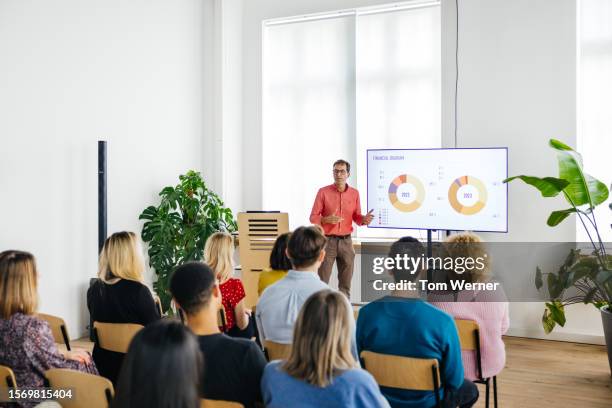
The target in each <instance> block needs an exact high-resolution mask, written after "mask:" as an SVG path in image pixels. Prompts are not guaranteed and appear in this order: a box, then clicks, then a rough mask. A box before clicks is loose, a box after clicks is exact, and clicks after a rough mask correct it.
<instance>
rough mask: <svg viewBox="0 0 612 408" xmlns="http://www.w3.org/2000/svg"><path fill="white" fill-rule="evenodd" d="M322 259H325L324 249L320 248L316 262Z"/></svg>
mask: <svg viewBox="0 0 612 408" xmlns="http://www.w3.org/2000/svg"><path fill="white" fill-rule="evenodd" d="M324 259H325V250H324V249H322V250H321V253H320V254H319V259H318V262H323V260H324Z"/></svg>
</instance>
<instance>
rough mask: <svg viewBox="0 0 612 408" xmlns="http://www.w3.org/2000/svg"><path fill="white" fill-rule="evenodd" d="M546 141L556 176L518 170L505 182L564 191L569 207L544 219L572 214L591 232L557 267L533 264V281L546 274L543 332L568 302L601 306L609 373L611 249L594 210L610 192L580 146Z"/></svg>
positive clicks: (560, 318)
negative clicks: (589, 169) (547, 269)
mask: <svg viewBox="0 0 612 408" xmlns="http://www.w3.org/2000/svg"><path fill="white" fill-rule="evenodd" d="M549 144H550V146H551V147H552V148H553V149H555V150H557V161H558V165H559V176H558V177H544V178H540V177H534V176H525V175H520V176H514V177H509V178H508V179H506V180H504V182H510V181H512V180H515V179H519V180H522V181H524V182H525V183H527V184H529V185H531V186H534V187H535V188H537V189H538V190H539V191H540V193H541V194H542V196H543V197H555V196H557V195H559V194H563V197H565V200H566V201H567V202H568V204H569V206H570V207H569V208H567V209H564V210H557V211H553V212H552V213H551V214H550V216H549V217H548V220H547V224H548V225H549V226H551V227H554V226H556V225H559V224H560V223H561V222H562V221H563V220H565V219H566V218H567V217H568V216H569V215H570V214H576V216H577V217H578V219H579V220H580V223H581V225H582V227H583V228H584V230H585V232H586V234H587V236H588V238H589V241H590V252H589V253H587V254H583V253H582V252H581V250H580V249H575V250H572V251H571V252H570V253H569V254H568V256H567V257H566V259H565V261H564V262H563V264H562V265H561V267H560V268H559V270H558V271H557V272H555V273H542V271H541V270H540V268H537V269H536V277H535V285H536V287H537V288H538V289H541V288H542V286H543V285H544V277H546V286H547V290H548V294H547V298H548V299H549V301H548V302H546V306H545V309H544V314H543V316H542V326H543V327H544V331H545V332H546V333H547V334H548V333H550V332H551V331H552V330H553V329H554V328H555V326H556V325H557V324H559V325H560V326H564V325H565V321H566V319H565V307H566V306H568V305H571V304H575V303H588V304H592V305H594V306H595V307H597V308H598V309H599V310H600V311H601V317H602V322H603V327H604V335H605V338H606V344H607V348H608V360H609V363H610V370H611V373H612V310H611V307H612V254H608V253H607V252H606V248H605V246H604V243H603V241H602V238H601V235H600V233H599V232H600V229H599V225H598V224H597V219H596V217H595V213H594V212H593V210H594V209H595V207H597V206H598V205H600V204H602V203H604V202H605V201H606V200H607V199H608V196H609V194H610V193H609V190H608V188H607V187H606V185H605V184H604V183H602V182H601V181H599V180H597V179H596V178H594V177H592V176H590V175H588V174H586V173H584V171H583V166H582V156H581V155H580V154H579V153H578V152H576V151H574V150H573V149H572V148H571V147H569V146H568V145H566V144H565V143H563V142H560V141H558V140H555V139H551V140H550V141H549ZM610 208H611V209H612V205H611V206H610ZM607 227H608V226H606V228H607Z"/></svg>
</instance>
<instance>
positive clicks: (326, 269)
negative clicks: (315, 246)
mask: <svg viewBox="0 0 612 408" xmlns="http://www.w3.org/2000/svg"><path fill="white" fill-rule="evenodd" d="M333 175H334V184H330V185H329V186H325V187H322V188H320V189H319V192H318V193H317V197H316V198H315V201H314V204H313V205H312V211H311V212H310V222H311V223H313V224H317V225H320V226H321V227H322V228H323V231H324V232H325V236H326V237H327V245H326V247H325V260H324V261H323V263H322V264H321V267H320V268H319V277H320V278H321V280H322V281H323V282H325V283H329V278H330V277H331V273H332V268H333V267H334V262H336V260H337V262H338V289H339V290H340V292H342V293H344V294H345V295H346V297H348V298H349V299H350V292H351V278H352V277H353V261H354V260H355V250H354V249H353V241H352V240H351V233H352V232H353V222H355V224H357V225H368V224H370V222H372V219H373V218H374V216H373V215H372V211H373V210H370V211H369V212H368V213H367V214H365V215H364V214H361V203H360V201H359V191H357V189H354V188H352V187H350V186H349V185H348V184H347V182H346V180H347V179H348V178H349V176H350V175H351V165H350V163H349V162H347V161H346V160H336V161H335V162H334V166H333Z"/></svg>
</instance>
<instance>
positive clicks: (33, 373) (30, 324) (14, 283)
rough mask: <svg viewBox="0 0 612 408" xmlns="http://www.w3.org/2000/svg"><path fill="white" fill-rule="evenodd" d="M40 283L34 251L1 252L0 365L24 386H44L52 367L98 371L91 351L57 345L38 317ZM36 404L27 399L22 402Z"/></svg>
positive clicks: (26, 404) (25, 404)
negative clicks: (45, 377) (32, 252)
mask: <svg viewBox="0 0 612 408" xmlns="http://www.w3.org/2000/svg"><path fill="white" fill-rule="evenodd" d="M37 287H38V271H37V269H36V260H35V259H34V256H33V255H32V254H30V253H28V252H23V251H4V252H2V253H0V365H5V366H8V367H10V368H11V369H12V370H13V372H14V373H15V377H16V380H17V385H18V386H19V388H21V389H27V388H40V387H44V386H45V385H44V384H45V381H44V377H43V376H44V373H45V371H47V370H49V369H51V368H70V369H73V370H79V371H83V372H87V373H91V374H97V373H98V371H97V370H96V367H95V365H94V363H93V361H92V359H91V355H89V353H87V352H85V351H83V350H73V351H68V352H60V351H59V350H58V349H57V346H56V345H55V342H54V340H53V334H52V333H51V328H50V327H49V325H48V324H47V322H45V321H43V320H40V319H39V318H37V317H36V308H37V304H38V293H37ZM2 381H4V379H2ZM36 404H37V403H36V402H31V403H30V402H25V403H22V406H24V407H32V406H35V405H36Z"/></svg>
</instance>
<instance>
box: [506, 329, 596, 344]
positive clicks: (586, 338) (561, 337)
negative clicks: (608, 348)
mask: <svg viewBox="0 0 612 408" xmlns="http://www.w3.org/2000/svg"><path fill="white" fill-rule="evenodd" d="M506 336H511V337H527V338H530V339H541V340H553V341H565V342H570V343H585V344H597V345H605V344H606V339H605V338H604V336H596V335H590V334H579V333H559V332H552V333H550V334H545V333H542V332H541V331H539V330H534V329H525V328H510V329H508V332H507V333H506Z"/></svg>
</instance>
